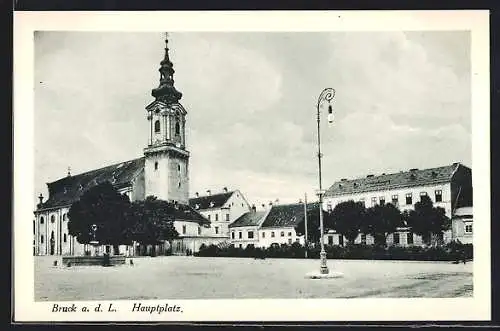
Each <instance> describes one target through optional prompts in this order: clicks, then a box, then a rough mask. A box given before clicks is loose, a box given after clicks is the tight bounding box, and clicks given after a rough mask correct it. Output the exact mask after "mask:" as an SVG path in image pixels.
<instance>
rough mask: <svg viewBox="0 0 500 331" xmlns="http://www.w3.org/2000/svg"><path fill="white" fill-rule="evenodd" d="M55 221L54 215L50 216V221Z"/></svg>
mask: <svg viewBox="0 0 500 331" xmlns="http://www.w3.org/2000/svg"><path fill="white" fill-rule="evenodd" d="M55 221H56V217H55V216H54V215H52V216H50V223H54V222H55Z"/></svg>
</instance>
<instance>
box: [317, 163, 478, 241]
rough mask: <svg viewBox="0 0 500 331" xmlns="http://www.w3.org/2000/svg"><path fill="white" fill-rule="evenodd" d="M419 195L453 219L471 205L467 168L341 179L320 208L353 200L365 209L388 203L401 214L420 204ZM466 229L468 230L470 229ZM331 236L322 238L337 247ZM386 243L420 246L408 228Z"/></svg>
mask: <svg viewBox="0 0 500 331" xmlns="http://www.w3.org/2000/svg"><path fill="white" fill-rule="evenodd" d="M422 196H428V197H429V198H430V199H431V200H432V202H433V203H434V206H436V207H442V208H444V210H445V212H446V216H448V217H449V218H451V219H452V220H453V219H454V218H455V215H456V212H457V210H458V209H459V208H461V207H471V206H472V171H471V169H470V168H468V167H466V166H464V165H462V164H460V163H453V164H451V165H448V166H443V167H437V168H430V169H424V170H419V169H410V170H409V171H400V172H398V173H392V174H381V175H378V176H374V175H368V176H366V177H362V178H356V179H350V180H348V179H341V180H340V181H338V182H335V183H334V184H333V185H332V186H331V187H330V188H329V189H328V190H327V191H326V193H325V197H324V203H323V209H324V210H327V211H329V210H333V209H334V208H335V206H336V205H337V204H339V203H341V202H345V201H349V200H353V201H361V202H362V203H364V205H365V207H367V208H368V207H372V206H374V205H376V204H385V203H392V204H393V205H395V206H396V207H398V208H399V209H400V210H401V211H404V210H409V209H414V208H415V203H417V202H418V201H420V199H421V197H422ZM470 222H472V217H471V218H470ZM470 230H471V231H472V227H470ZM457 233H459V232H458V231H452V230H449V231H446V232H445V233H444V234H443V240H444V241H445V242H449V241H451V240H455V239H457ZM331 237H332V238H331V239H330V238H329V237H328V236H326V238H327V239H325V240H329V242H331V243H333V244H338V243H339V242H340V240H341V239H339V238H338V235H334V234H331ZM371 239H372V238H371ZM365 240H368V241H370V238H368V237H366V236H364V235H362V234H360V236H359V238H358V239H357V240H356V242H363V241H365ZM387 242H388V244H390V245H391V244H398V245H405V246H406V245H417V244H420V243H421V238H419V237H418V236H415V235H414V234H412V233H411V232H410V231H409V229H407V228H402V229H400V230H399V231H398V232H397V233H396V234H393V235H390V236H389V238H388V241H387ZM412 242H413V243H412Z"/></svg>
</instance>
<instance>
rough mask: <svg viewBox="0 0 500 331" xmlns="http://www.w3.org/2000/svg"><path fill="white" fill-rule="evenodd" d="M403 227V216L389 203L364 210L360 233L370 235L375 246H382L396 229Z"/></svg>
mask: <svg viewBox="0 0 500 331" xmlns="http://www.w3.org/2000/svg"><path fill="white" fill-rule="evenodd" d="M402 225H403V216H402V214H401V212H400V211H399V209H398V208H396V207H395V206H394V205H392V204H391V203H388V204H384V205H375V206H373V207H370V208H368V209H367V210H366V217H365V219H364V222H363V225H362V226H361V231H362V232H364V233H368V234H371V235H372V236H373V238H374V239H375V244H376V245H380V246H384V247H385V245H386V242H387V236H388V235H389V234H391V233H394V232H395V231H396V228H397V227H399V226H402Z"/></svg>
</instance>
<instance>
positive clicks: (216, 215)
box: [215, 214, 219, 222]
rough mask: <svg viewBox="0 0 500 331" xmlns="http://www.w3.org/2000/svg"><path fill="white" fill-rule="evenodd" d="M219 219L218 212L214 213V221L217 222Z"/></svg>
mask: <svg viewBox="0 0 500 331" xmlns="http://www.w3.org/2000/svg"><path fill="white" fill-rule="evenodd" d="M218 220H219V214H215V221H216V222H217V221H218Z"/></svg>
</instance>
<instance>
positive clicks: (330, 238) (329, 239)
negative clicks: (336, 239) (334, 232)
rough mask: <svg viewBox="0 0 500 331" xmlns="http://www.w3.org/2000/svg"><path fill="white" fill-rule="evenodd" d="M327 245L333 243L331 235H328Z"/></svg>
mask: <svg viewBox="0 0 500 331" xmlns="http://www.w3.org/2000/svg"><path fill="white" fill-rule="evenodd" d="M328 245H330V246H331V245H333V236H328Z"/></svg>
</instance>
